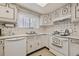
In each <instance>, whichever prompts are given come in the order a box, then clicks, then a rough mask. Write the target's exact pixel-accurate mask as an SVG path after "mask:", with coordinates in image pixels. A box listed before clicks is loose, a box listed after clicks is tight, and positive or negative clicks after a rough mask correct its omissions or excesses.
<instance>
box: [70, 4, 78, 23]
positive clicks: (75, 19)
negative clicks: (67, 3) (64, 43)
mask: <svg viewBox="0 0 79 59" xmlns="http://www.w3.org/2000/svg"><path fill="white" fill-rule="evenodd" d="M71 13H72V17H71V19H72V22H78V21H79V4H77V3H73V4H72V8H71Z"/></svg>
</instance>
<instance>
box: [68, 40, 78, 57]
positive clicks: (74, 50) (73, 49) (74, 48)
mask: <svg viewBox="0 0 79 59" xmlns="http://www.w3.org/2000/svg"><path fill="white" fill-rule="evenodd" d="M69 47H70V55H71V56H79V40H78V39H71V42H70V45H69Z"/></svg>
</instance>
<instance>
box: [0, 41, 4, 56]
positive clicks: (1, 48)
mask: <svg viewBox="0 0 79 59" xmlns="http://www.w3.org/2000/svg"><path fill="white" fill-rule="evenodd" d="M0 56H3V40H0Z"/></svg>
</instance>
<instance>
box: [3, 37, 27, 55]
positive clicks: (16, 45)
mask: <svg viewBox="0 0 79 59" xmlns="http://www.w3.org/2000/svg"><path fill="white" fill-rule="evenodd" d="M4 52H5V56H25V55H26V38H25V37H19V38H12V39H6V40H5V50H4Z"/></svg>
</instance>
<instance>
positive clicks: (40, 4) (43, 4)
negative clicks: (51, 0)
mask: <svg viewBox="0 0 79 59" xmlns="http://www.w3.org/2000/svg"><path fill="white" fill-rule="evenodd" d="M47 4H48V3H37V5H39V6H41V7H45V6H46V5H47Z"/></svg>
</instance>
